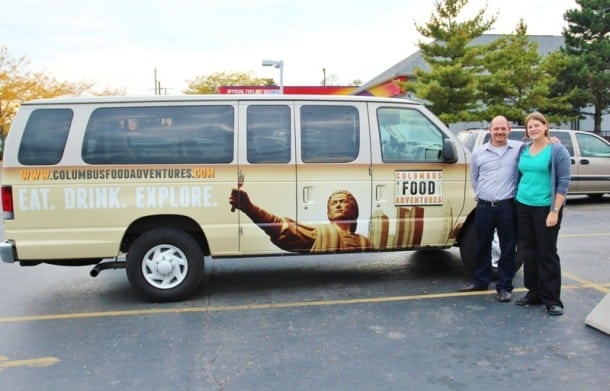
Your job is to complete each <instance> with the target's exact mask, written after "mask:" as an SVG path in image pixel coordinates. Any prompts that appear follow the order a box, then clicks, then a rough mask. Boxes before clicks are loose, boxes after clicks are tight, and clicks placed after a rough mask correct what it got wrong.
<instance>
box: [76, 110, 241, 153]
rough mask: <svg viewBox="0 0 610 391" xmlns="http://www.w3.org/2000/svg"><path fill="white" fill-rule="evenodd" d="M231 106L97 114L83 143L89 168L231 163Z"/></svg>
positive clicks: (113, 111)
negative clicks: (98, 166) (123, 165)
mask: <svg viewBox="0 0 610 391" xmlns="http://www.w3.org/2000/svg"><path fill="white" fill-rule="evenodd" d="M233 139H234V109H233V107H232V106H167V107H113V108H100V109H97V110H95V111H94V112H93V113H92V115H91V118H90V120H89V123H88V124H87V129H86V130H85V139H84V142H83V149H82V156H83V160H84V161H85V162H87V163H89V164H200V163H206V164H213V163H230V162H232V161H233V145H234V141H233Z"/></svg>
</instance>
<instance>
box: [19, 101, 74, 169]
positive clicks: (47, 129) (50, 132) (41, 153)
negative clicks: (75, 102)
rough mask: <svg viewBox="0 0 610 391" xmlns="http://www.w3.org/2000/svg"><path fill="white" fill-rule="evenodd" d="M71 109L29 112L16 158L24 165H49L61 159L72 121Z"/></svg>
mask: <svg viewBox="0 0 610 391" xmlns="http://www.w3.org/2000/svg"><path fill="white" fill-rule="evenodd" d="M72 116H73V113H72V110H69V109H38V110H34V111H33V112H32V114H30V118H29V119H28V122H27V124H26V125H25V129H24V131H23V137H22V138H21V144H20V145H19V152H18V159H19V162H20V163H21V164H25V165H51V164H57V163H59V161H60V160H61V157H62V156H63V153H64V148H65V146H66V140H67V138H68V132H69V130H70V124H71V123H72Z"/></svg>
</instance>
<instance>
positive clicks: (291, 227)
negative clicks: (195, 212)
mask: <svg viewBox="0 0 610 391" xmlns="http://www.w3.org/2000/svg"><path fill="white" fill-rule="evenodd" d="M229 203H230V204H231V207H232V210H233V208H235V209H239V210H241V211H242V212H244V213H245V214H246V215H247V216H248V217H250V219H252V221H253V222H254V223H256V225H258V226H259V227H260V228H261V229H262V230H263V231H265V233H266V234H267V235H269V238H270V239H271V242H272V243H273V244H275V245H276V246H278V247H279V248H281V249H283V250H286V251H299V252H303V251H309V252H327V251H366V250H369V249H370V248H371V243H370V241H369V239H368V238H366V237H364V236H362V235H359V234H357V233H356V228H357V224H358V223H357V220H358V213H359V212H358V202H357V201H356V199H355V198H354V196H353V195H352V193H350V192H349V191H347V190H339V191H335V192H334V193H332V194H331V195H330V197H329V198H328V202H327V210H326V212H327V216H328V220H329V221H330V224H317V225H315V226H309V225H304V224H297V223H296V222H295V221H294V220H292V219H290V218H288V217H279V216H275V215H273V214H271V213H269V212H267V211H265V210H264V209H262V208H260V207H258V206H256V205H254V204H253V203H252V202H251V201H250V198H249V196H248V193H246V192H245V191H244V190H241V188H239V187H238V188H236V189H233V190H232V192H231V196H230V197H229Z"/></svg>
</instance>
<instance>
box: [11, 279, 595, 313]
mask: <svg viewBox="0 0 610 391" xmlns="http://www.w3.org/2000/svg"><path fill="white" fill-rule="evenodd" d="M566 277H567V276H566ZM570 278H571V277H570ZM581 281H583V282H587V281H586V280H581ZM589 288H594V289H596V290H600V289H601V290H602V291H603V290H604V289H605V290H606V291H607V289H606V288H604V287H603V285H601V284H594V283H590V282H587V283H586V284H578V285H562V289H589ZM525 291H526V289H525V288H517V289H515V290H514V292H525ZM492 294H495V291H494V290H487V291H477V292H446V293H429V294H420V295H408V296H386V297H372V298H359V299H340V300H318V301H297V302H287V303H266V304H242V305H227V306H210V307H187V308H181V307H173V308H149V309H141V310H122V311H121V310H119V311H99V312H77V313H71V314H48V315H31V316H9V317H0V323H17V322H30V321H43V320H67V319H70V320H74V319H87V318H103V317H119V316H147V315H159V314H183V313H198V312H200V313H205V312H229V311H251V310H265V309H282V308H302V307H321V306H333V305H349V304H374V303H389V302H398V301H412V300H429V299H443V298H453V297H463V296H484V295H492Z"/></svg>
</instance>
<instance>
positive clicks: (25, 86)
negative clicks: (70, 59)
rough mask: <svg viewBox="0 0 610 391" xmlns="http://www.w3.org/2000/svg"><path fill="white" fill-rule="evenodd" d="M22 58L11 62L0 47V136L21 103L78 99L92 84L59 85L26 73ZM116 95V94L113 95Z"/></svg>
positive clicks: (35, 74) (27, 61) (66, 83)
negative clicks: (74, 96) (45, 99)
mask: <svg viewBox="0 0 610 391" xmlns="http://www.w3.org/2000/svg"><path fill="white" fill-rule="evenodd" d="M29 64H30V62H29V60H28V59H27V58H25V57H20V58H13V57H11V56H10V54H9V51H8V49H7V48H6V47H4V46H3V47H0V131H1V132H0V136H1V137H4V136H6V134H7V133H8V130H9V128H10V124H11V122H12V120H13V117H14V116H15V113H16V112H17V109H18V108H19V106H20V105H21V103H23V102H25V101H28V100H32V99H38V98H51V97H55V96H60V95H81V94H82V93H84V92H87V91H90V89H91V87H92V84H91V83H86V82H79V83H70V82H65V81H64V82H62V81H58V80H56V79H55V78H52V77H49V76H47V75H45V74H43V73H33V72H31V71H29V70H28V66H29ZM114 92H115V93H118V91H114Z"/></svg>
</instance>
